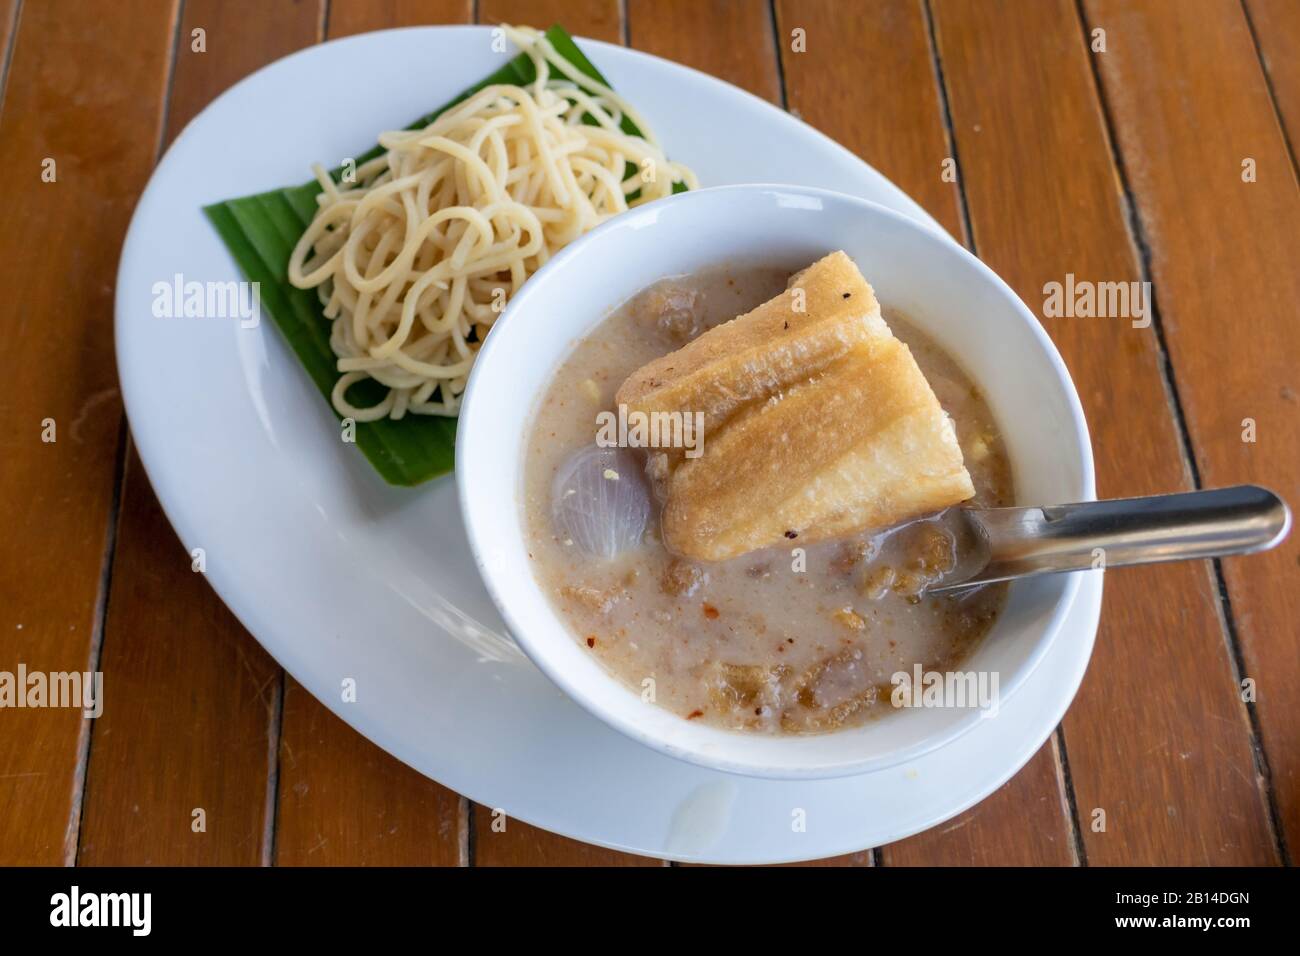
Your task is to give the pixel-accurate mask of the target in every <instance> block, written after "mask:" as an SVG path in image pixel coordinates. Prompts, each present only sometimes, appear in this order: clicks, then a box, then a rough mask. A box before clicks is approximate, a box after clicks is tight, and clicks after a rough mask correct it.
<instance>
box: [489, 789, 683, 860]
mask: <svg viewBox="0 0 1300 956" xmlns="http://www.w3.org/2000/svg"><path fill="white" fill-rule="evenodd" d="M472 814H473V824H472V826H473V828H474V854H473V858H474V865H475V866H663V865H664V864H663V862H662V861H660V860H655V859H651V858H650V857H647V856H635V855H634V854H631V853H620V852H618V851H617V850H606V849H605V848H604V847H599V846H592V845H591V844H590V843H579V842H578V841H577V840H570V839H569V838H568V837H562V836H560V835H559V834H557V833H551V832H550V831H548V830H542V829H539V828H537V827H534V826H529V825H528V824H527V823H521V822H520V821H518V820H511V819H510V818H509V817H508V816H506V815H505V814H504V813H503V812H502V811H499V810H493V809H492V808H491V807H484V806H480V805H478V804H475V805H474V807H473V810H472Z"/></svg>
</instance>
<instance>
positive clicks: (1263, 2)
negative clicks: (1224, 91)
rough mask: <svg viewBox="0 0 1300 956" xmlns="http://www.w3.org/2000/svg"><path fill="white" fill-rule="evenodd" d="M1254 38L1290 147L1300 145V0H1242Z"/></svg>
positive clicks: (1292, 148)
mask: <svg viewBox="0 0 1300 956" xmlns="http://www.w3.org/2000/svg"><path fill="white" fill-rule="evenodd" d="M1244 3H1245V8H1246V13H1247V14H1248V15H1249V19H1250V23H1251V26H1252V27H1253V33H1254V37H1255V42H1256V44H1257V45H1258V47H1259V53H1260V57H1261V58H1262V59H1263V61H1264V68H1265V69H1266V70H1267V71H1268V76H1269V79H1270V82H1271V87H1272V93H1273V96H1274V99H1275V100H1276V102H1277V108H1278V112H1279V113H1280V114H1281V119H1282V125H1283V128H1284V131H1285V133H1286V135H1287V140H1288V142H1289V144H1290V147H1291V162H1292V164H1294V163H1295V162H1296V150H1297V148H1300V4H1298V3H1296V2H1295V0H1244Z"/></svg>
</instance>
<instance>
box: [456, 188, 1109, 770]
mask: <svg viewBox="0 0 1300 956" xmlns="http://www.w3.org/2000/svg"><path fill="white" fill-rule="evenodd" d="M836 249H843V250H844V251H845V252H847V253H848V254H849V255H850V256H851V257H852V258H853V259H854V261H855V262H857V264H858V266H859V268H860V269H861V270H862V273H863V275H864V276H866V278H867V281H868V282H870V283H871V285H872V286H873V288H874V289H875V291H876V295H877V297H878V298H879V299H880V301H881V303H882V304H883V306H884V307H885V308H886V310H888V309H890V308H893V309H896V310H899V311H901V312H902V313H903V314H905V315H907V316H908V317H909V318H910V319H911V321H912V322H913V323H914V324H915V325H917V326H918V327H919V328H920V329H922V330H923V331H924V332H926V333H928V334H929V335H930V336H931V337H933V338H934V339H935V340H936V341H937V342H938V343H939V344H940V345H942V346H943V347H944V348H945V349H946V350H947V351H948V352H949V353H950V354H952V355H953V356H954V357H956V358H957V359H958V360H959V361H960V363H961V364H962V365H963V366H964V368H965V369H966V371H967V372H968V374H970V375H971V377H972V378H973V379H974V380H975V381H976V382H977V383H978V384H979V385H980V387H981V388H982V389H983V390H984V393H985V395H986V396H987V399H988V401H989V403H990V405H991V407H992V410H993V413H994V414H995V416H996V417H997V420H998V423H999V425H1000V426H1001V429H1002V432H1003V435H1004V438H1005V440H1006V444H1007V449H1008V453H1009V456H1010V458H1011V462H1012V467H1013V470H1014V476H1015V484H1016V497H1017V500H1018V502H1019V503H1021V504H1029V503H1041V504H1050V503H1057V502H1069V501H1084V500H1090V499H1092V498H1093V497H1094V490H1093V488H1094V486H1093V465H1092V453H1091V448H1090V445H1089V442H1088V433H1087V425H1086V424H1085V422H1084V418H1083V410H1082V408H1081V407H1080V404H1079V398H1078V395H1077V394H1076V393H1075V390H1074V386H1073V384H1072V383H1071V381H1070V378H1069V374H1068V373H1067V371H1066V369H1065V365H1064V363H1062V361H1061V358H1060V355H1059V354H1058V353H1057V351H1056V349H1055V347H1054V346H1053V345H1052V343H1051V341H1050V340H1049V339H1048V337H1047V335H1046V334H1045V333H1044V332H1043V330H1042V328H1041V327H1040V326H1039V324H1038V321H1037V320H1036V319H1035V318H1034V316H1033V314H1032V313H1031V312H1030V311H1029V309H1027V308H1026V307H1025V305H1024V304H1023V303H1022V302H1021V301H1020V299H1019V298H1017V296H1016V294H1015V293H1014V292H1012V291H1011V289H1010V288H1008V287H1007V285H1006V283H1004V282H1003V281H1002V280H1001V279H999V278H998V277H997V276H996V275H995V274H994V273H993V272H992V271H991V270H990V269H989V268H988V267H986V266H985V265H984V264H983V263H981V262H980V261H979V260H978V259H976V258H975V257H974V256H972V255H970V254H969V253H968V252H966V251H965V250H964V249H962V248H961V247H960V246H958V245H957V244H956V243H954V242H953V241H952V240H951V239H949V238H948V237H947V236H945V235H942V234H940V233H938V232H936V231H934V230H931V229H929V228H927V227H925V226H922V225H919V224H918V223H916V222H914V221H913V220H911V219H908V218H906V217H904V216H902V215H899V214H898V213H895V212H891V211H890V210H887V209H885V208H884V207H882V206H878V205H876V204H874V203H870V202H867V201H865V200H862V199H857V198H854V197H851V196H846V195H842V194H840V193H833V192H828V191H825V190H818V189H809V188H805V187H794V186H763V185H753V186H727V187H721V188H717V189H705V190H700V191H697V192H691V193H683V194H681V195H678V196H674V197H672V198H669V199H664V200H660V201H658V202H655V203H651V204H649V205H646V206H643V207H641V208H639V209H636V210H633V211H631V212H628V213H625V214H623V215H621V216H618V217H617V218H615V219H613V220H611V221H610V222H608V223H606V224H604V225H603V226H601V227H600V228H598V229H595V230H593V231H592V232H591V233H589V234H587V235H586V236H584V237H583V238H581V239H580V240H578V241H577V242H575V243H573V244H572V245H570V246H569V247H568V248H566V249H565V250H563V251H562V252H561V253H560V254H559V255H558V256H556V257H555V258H554V259H552V260H551V261H550V262H549V263H547V265H546V266H545V267H544V268H542V269H541V270H539V271H538V273H537V274H536V275H535V276H533V278H532V279H530V280H529V282H528V283H527V285H525V286H524V287H523V289H521V290H520V292H519V294H518V295H517V296H515V298H514V299H513V300H512V301H511V303H510V304H509V306H508V307H507V309H506V311H505V314H504V315H503V316H502V317H501V319H500V320H499V321H498V322H497V325H496V327H495V328H494V329H493V330H492V334H491V335H490V336H489V337H488V339H487V342H486V343H485V344H484V347H483V349H482V351H481V353H480V354H479V357H478V361H477V362H476V363H475V366H474V371H473V374H472V375H471V377H470V382H469V387H468V391H467V397H466V401H465V404H464V407H463V409H462V411H461V415H460V425H459V431H458V438H457V444H456V480H457V483H458V486H459V492H460V498H461V506H462V510H463V513H464V517H465V525H466V528H467V531H468V534H469V542H470V545H471V547H472V549H473V551H474V554H475V559H476V560H477V562H478V566H479V570H480V572H481V573H482V575H483V580H484V581H485V582H486V584H487V588H488V590H489V592H490V593H491V595H492V598H493V600H494V601H495V602H496V604H497V606H498V607H499V608H500V609H501V613H502V615H503V616H504V617H505V620H506V623H507V625H508V626H509V628H510V632H511V634H512V635H513V636H514V638H515V640H516V641H518V643H519V645H520V646H521V647H522V648H523V649H524V651H525V652H526V653H527V654H528V655H529V656H530V657H531V658H532V660H533V661H534V662H535V663H536V664H537V666H538V667H540V668H541V669H542V671H543V672H545V673H546V674H547V676H549V677H550V678H551V680H553V681H554V682H555V683H556V684H557V685H558V686H559V687H560V688H561V689H562V690H563V691H564V692H565V693H566V694H568V695H569V696H570V697H572V698H573V699H574V700H576V701H577V702H578V703H579V704H581V705H582V706H584V707H586V708H587V709H588V710H589V711H591V712H592V713H593V714H595V715H596V716H597V717H599V718H600V719H601V720H603V721H605V722H606V723H608V724H609V725H611V726H612V727H615V728H617V729H618V730H620V731H622V732H623V733H625V734H627V735H628V736H630V737H632V738H633V739H635V740H638V741H640V742H642V743H644V744H646V745H648V746H650V747H654V748H655V749H657V750H660V751H663V752H664V753H667V754H670V755H672V756H675V757H679V758H681V759H684V760H689V761H693V762H695V763H699V764H702V765H704V766H708V767H713V768H715V769H719V770H726V771H732V772H737V773H745V774H752V775H756V776H764V777H785V778H815V777H832V776H842V775H847V774H852V773H862V772H867V771H871V770H878V769H881V768H884V767H888V766H891V765H894V764H898V763H901V762H903V761H906V760H911V759H914V758H916V757H918V756H920V755H921V754H923V753H926V752H928V751H930V750H933V749H935V748H937V747H941V746H943V745H944V744H946V743H948V742H950V741H951V740H953V739H955V738H956V737H958V736H959V735H960V734H962V733H963V732H964V731H966V730H969V729H970V728H971V727H972V726H974V725H975V723H976V722H978V721H979V720H981V719H997V717H996V714H995V713H994V712H982V711H980V710H977V709H956V708H951V709H940V708H918V709H908V710H903V711H900V712H898V713H895V714H890V715H888V716H886V717H882V718H881V719H879V720H875V721H872V722H870V723H868V724H866V725H865V726H862V727H857V728H853V729H849V730H843V731H839V732H836V733H831V734H823V735H817V736H784V737H769V736H760V735H755V734H743V733H738V732H730V731H724V730H719V729H717V728H714V727H709V726H707V725H703V724H699V723H696V722H690V721H687V720H685V719H683V718H681V717H679V716H677V715H676V714H673V713H670V712H669V711H667V710H664V709H662V708H660V707H657V706H655V705H653V704H646V703H643V702H642V701H641V698H640V696H639V695H638V694H636V693H634V692H633V691H632V690H630V689H629V688H627V687H626V686H624V685H623V684H622V683H620V682H619V681H618V680H617V679H616V678H614V677H613V676H612V675H611V674H610V673H609V672H608V671H606V670H605V669H604V668H603V667H602V666H601V665H600V664H599V663H598V662H597V661H596V659H595V658H594V657H593V656H592V655H591V654H590V653H589V652H588V651H587V650H586V648H583V647H580V646H579V643H578V641H577V640H576V639H575V638H574V636H573V634H572V633H571V632H570V631H569V629H568V628H567V627H566V626H565V624H564V623H563V621H562V619H561V618H560V617H559V616H558V615H557V614H556V612H555V610H554V609H553V608H552V606H551V604H550V602H549V601H548V599H547V596H546V595H545V594H544V593H543V591H542V589H541V588H540V587H539V586H538V584H537V581H536V579H535V578H534V575H533V571H532V567H531V562H530V560H529V558H528V555H527V552H526V550H525V543H524V525H523V516H522V510H521V506H520V489H521V488H522V480H523V463H524V461H523V459H524V455H523V452H524V444H525V436H526V434H527V430H528V428H529V426H530V423H531V421H532V417H533V413H534V411H535V408H536V404H537V401H538V400H539V398H540V396H541V394H542V392H543V390H544V388H545V387H546V385H547V384H548V383H549V381H550V379H551V377H552V375H553V374H554V373H555V370H556V368H557V367H558V366H559V364H560V362H561V361H562V360H563V359H564V358H565V356H566V355H567V354H568V353H569V351H570V350H571V349H572V347H573V345H574V343H575V342H576V341H577V340H578V339H580V338H581V337H582V336H583V335H584V334H586V333H587V332H588V331H589V330H591V329H592V328H593V327H594V326H596V325H597V324H599V323H600V322H601V320H602V319H604V318H605V317H606V316H607V315H608V314H609V313H610V311H611V310H612V309H614V308H616V307H617V306H618V305H620V304H621V303H623V302H624V301H626V300H627V299H628V298H630V297H631V296H632V295H634V294H635V293H636V292H638V291H639V290H641V289H643V288H645V287H646V286H647V285H650V284H651V283H652V282H654V281H656V280H658V279H661V278H663V277H665V276H672V275H681V274H684V273H692V272H696V271H698V270H700V269H704V268H708V267H710V266H718V265H737V264H743V263H746V262H754V263H756V264H763V263H778V262H779V263H791V264H807V263H809V262H812V261H813V260H814V259H817V258H819V257H821V256H823V255H825V254H826V253H828V252H831V251H834V250H836ZM1078 587H1079V580H1078V576H1077V575H1073V574H1071V575H1054V576H1049V577H1045V578H1038V579H1035V580H1032V581H1022V582H1016V583H1015V584H1014V585H1013V586H1012V587H1011V590H1010V595H1009V597H1008V602H1007V606H1006V608H1005V610H1004V611H1003V613H1002V615H1001V616H1000V618H999V619H998V621H997V623H996V624H995V626H994V628H993V630H992V631H991V632H990V633H989V635H988V636H987V637H986V639H985V640H984V641H983V643H982V644H981V645H980V646H979V648H978V649H977V650H976V651H975V652H974V653H973V654H972V655H971V657H970V658H968V659H967V660H966V661H965V662H964V663H963V664H962V667H961V669H962V670H964V671H976V672H990V673H997V674H998V675H999V677H998V680H999V687H1000V699H1001V700H1006V699H1007V697H1008V696H1009V695H1011V694H1013V693H1015V691H1016V690H1017V688H1019V687H1020V685H1021V684H1022V683H1023V682H1024V680H1025V679H1026V678H1027V677H1028V676H1029V674H1030V673H1031V672H1032V671H1033V669H1034V667H1035V666H1036V665H1037V664H1038V662H1039V660H1040V659H1041V658H1042V656H1043V654H1044V653H1045V652H1046V650H1047V648H1048V646H1049V645H1050V644H1051V643H1052V642H1053V641H1056V640H1077V641H1090V640H1091V639H1092V635H1091V634H1081V633H1068V632H1067V630H1066V629H1065V620H1066V613H1067V612H1068V611H1069V609H1070V606H1071V604H1072V603H1073V601H1074V598H1075V594H1076V592H1077V591H1078ZM989 713H993V716H989ZM982 715H983V716H982Z"/></svg>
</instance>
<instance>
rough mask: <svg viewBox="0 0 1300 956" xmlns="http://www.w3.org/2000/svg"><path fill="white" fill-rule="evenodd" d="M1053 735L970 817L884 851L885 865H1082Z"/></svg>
mask: <svg viewBox="0 0 1300 956" xmlns="http://www.w3.org/2000/svg"><path fill="white" fill-rule="evenodd" d="M1056 743H1057V742H1056V737H1055V736H1053V738H1052V739H1051V740H1049V741H1048V742H1047V743H1046V744H1044V745H1043V746H1042V748H1041V749H1040V750H1039V751H1038V753H1036V754H1035V755H1034V757H1033V759H1032V760H1030V761H1029V763H1027V764H1026V765H1025V767H1024V769H1022V770H1021V771H1020V772H1019V773H1018V774H1016V775H1015V776H1014V777H1013V778H1012V779H1011V780H1010V781H1008V782H1007V783H1006V784H1004V785H1003V786H1002V787H1001V788H1000V789H999V790H997V791H996V792H995V793H993V794H992V795H990V796H989V797H987V798H985V799H984V800H982V801H980V802H979V803H977V804H976V805H975V806H973V807H971V808H970V809H969V810H967V811H966V812H965V813H963V814H960V815H959V816H956V817H954V818H953V819H951V820H949V821H947V822H946V823H942V824H940V825H939V826H937V827H935V828H933V829H931V830H926V831H925V832H924V833H918V834H917V835H916V836H914V837H909V838H908V839H906V840H901V841H899V842H898V843H891V844H889V845H888V846H884V847H881V849H880V863H881V865H882V866H1070V865H1074V864H1077V863H1078V859H1077V855H1076V853H1075V848H1074V840H1075V838H1074V833H1073V828H1072V826H1071V823H1070V820H1069V808H1068V806H1067V801H1066V797H1065V788H1064V785H1063V783H1062V781H1061V773H1060V766H1059V763H1058V760H1057V754H1056Z"/></svg>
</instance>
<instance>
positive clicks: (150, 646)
mask: <svg viewBox="0 0 1300 956" xmlns="http://www.w3.org/2000/svg"><path fill="white" fill-rule="evenodd" d="M319 18H320V10H319V6H318V5H317V4H316V3H314V2H313V3H294V4H290V3H272V4H267V3H261V2H259V0H236V2H229V0H225V2H218V0H189V2H187V3H186V4H185V11H184V16H183V20H182V23H181V25H180V30H179V33H178V43H179V48H178V51H177V58H176V65H175V75H174V79H173V83H172V91H171V98H170V103H169V108H168V114H167V133H168V135H169V136H174V135H176V134H177V133H178V132H180V130H181V129H182V128H183V127H184V125H185V124H186V123H187V122H189V120H190V119H192V118H193V117H194V115H195V114H197V113H198V112H199V110H201V109H202V108H203V107H204V106H206V105H207V103H208V102H209V101H210V100H211V99H213V98H214V97H215V96H216V95H217V94H219V93H221V92H222V91H223V90H225V89H226V88H227V87H228V86H230V85H231V84H232V83H234V82H235V81H237V80H239V79H240V78H242V77H243V76H245V75H247V74H248V73H251V72H252V71H253V70H255V69H257V68H258V67H260V66H262V65H263V64H265V63H268V62H270V61H271V60H274V59H277V58H278V57H281V56H284V55H285V54H287V53H291V52H292V51H294V50H296V49H299V48H300V47H303V46H306V45H308V44H310V43H312V42H314V41H315V40H316V36H317V31H318V29H319ZM195 31H202V33H201V34H199V33H196V32H195ZM124 482H125V491H124V495H123V505H122V514H121V521H120V528H119V531H118V538H117V549H116V556H115V561H114V566H113V569H114V572H113V589H112V596H111V600H110V604H109V614H108V620H107V624H106V629H105V637H104V650H103V658H102V659H103V668H104V671H105V675H106V677H105V680H106V682H110V683H109V686H111V687H113V688H115V689H116V693H113V694H112V695H111V696H110V700H111V701H112V706H111V707H109V708H107V709H106V710H105V713H104V716H103V718H101V719H100V721H98V722H97V724H96V726H95V729H94V736H93V739H92V744H91V759H90V768H89V775H88V783H87V790H86V808H85V814H84V823H83V827H82V834H81V852H80V856H79V858H78V859H79V862H81V863H83V864H109V865H135V864H196V863H211V864H224V865H233V864H249V865H251V864H257V863H260V862H263V861H264V860H265V859H266V858H267V856H268V855H269V852H270V840H269V835H270V814H269V809H268V808H269V806H270V804H269V793H268V787H269V786H270V782H271V780H272V775H271V769H272V768H273V766H274V761H273V757H274V754H275V744H276V741H275V739H274V738H275V736H276V733H277V727H278V724H279V713H280V693H281V676H280V669H279V667H277V666H276V664H275V663H274V662H273V661H272V660H271V658H270V657H269V656H267V654H266V653H265V652H264V651H263V650H262V649H261V647H260V646H259V645H258V644H257V642H256V641H254V640H253V638H252V637H251V636H250V635H249V634H248V633H247V632H246V631H245V630H244V629H243V627H242V626H241V625H240V624H239V622H238V621H236V620H235V618H234V616H233V615H232V614H231V613H230V612H229V611H228V610H227V609H226V607H225V606H224V605H223V604H222V603H221V601H220V599H218V598H217V596H216V594H214V593H213V591H212V589H211V588H210V587H209V586H208V584H207V582H206V581H205V580H204V579H203V575H201V574H197V573H195V572H194V571H192V570H191V559H190V557H189V555H188V554H187V553H186V552H185V550H184V548H183V547H182V546H181V544H180V542H179V541H178V540H177V538H176V535H175V533H174V532H173V531H172V529H171V527H170V525H169V524H168V523H167V520H166V518H165V516H164V515H163V513H162V510H161V508H160V507H159V506H158V503H157V500H156V499H155V497H154V494H153V491H152V490H151V488H150V487H149V480H148V477H147V476H146V475H145V473H144V469H143V468H142V467H141V465H140V462H139V460H138V459H137V458H135V457H134V455H132V456H131V460H130V463H129V466H128V468H127V472H126V476H125V479H124ZM208 557H209V559H210V560H220V559H221V556H220V555H209V556H208ZM199 810H201V811H202V829H196V828H197V827H198V825H199V824H198V820H197V818H196V816H195V812H196V811H199Z"/></svg>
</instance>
